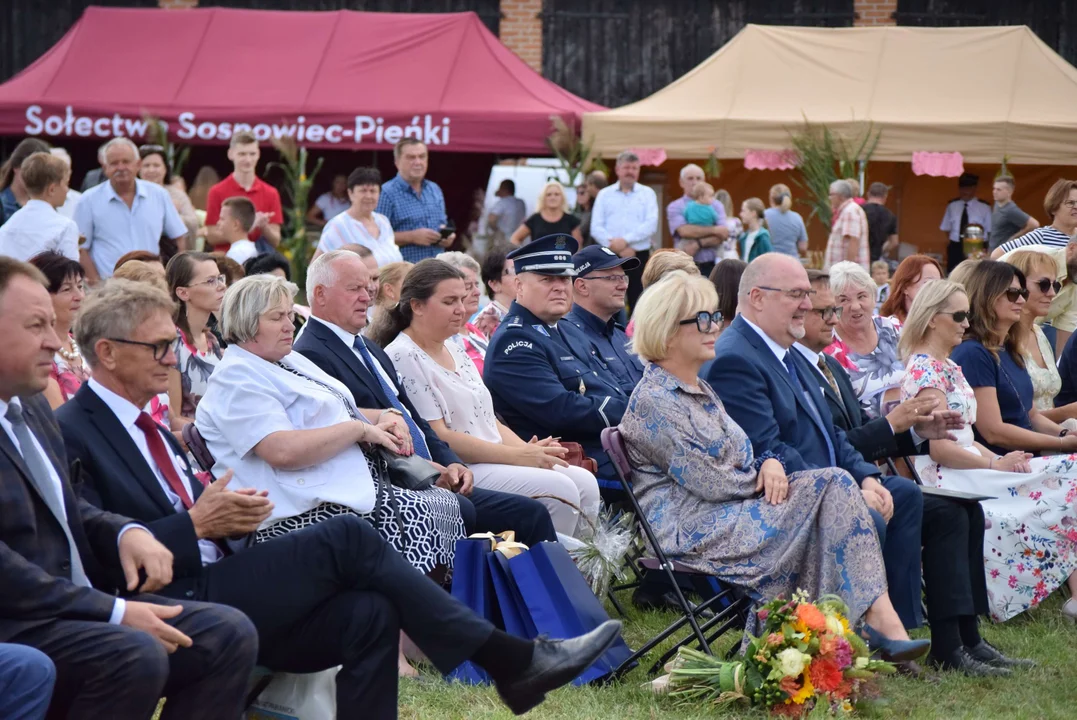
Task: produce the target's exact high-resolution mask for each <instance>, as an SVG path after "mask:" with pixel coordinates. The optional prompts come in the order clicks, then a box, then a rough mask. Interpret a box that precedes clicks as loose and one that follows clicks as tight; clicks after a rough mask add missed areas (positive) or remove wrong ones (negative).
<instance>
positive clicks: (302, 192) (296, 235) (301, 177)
mask: <svg viewBox="0 0 1077 720" xmlns="http://www.w3.org/2000/svg"><path fill="white" fill-rule="evenodd" d="M273 147H275V148H276V149H277V152H278V153H279V154H280V158H281V160H280V162H271V163H269V165H268V166H267V167H266V170H271V169H273V168H280V170H281V172H282V173H284V184H283V185H282V188H283V189H284V197H285V208H284V227H282V228H281V239H280V248H278V249H279V250H280V252H281V254H283V255H284V257H286V258H288V262H290V263H291V265H292V281H293V282H295V284H296V285H298V286H299V289H300V291H304V290H305V287H304V286H305V284H306V278H307V266H308V265H309V264H310V258H311V255H313V254H314V248H313V246H312V245H311V244H310V241H309V239H308V238H307V210H308V209H309V207H310V189H311V187H312V186H313V185H314V178H315V177H316V176H317V175H318V171H319V170H321V169H322V163H323V162H324V161H325V158H318V160H317V161H316V162H315V163H314V169H313V170H311V171H310V173H309V174H308V173H307V161H308V160H309V157H308V154H307V149H306V148H305V147H299V146H298V145H297V144H296V142H295V140H293V139H292V138H282V139H277V140H274V141H273Z"/></svg>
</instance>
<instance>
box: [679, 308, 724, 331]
mask: <svg viewBox="0 0 1077 720" xmlns="http://www.w3.org/2000/svg"><path fill="white" fill-rule="evenodd" d="M692 323H695V324H696V330H699V331H700V332H701V333H708V332H710V331H711V328H713V327H714V326H716V325H721V324H722V313H721V312H719V311H718V310H715V311H714V312H699V313H696V316H695V317H691V318H688V319H687V320H681V321H680V322H679V323H677V324H678V325H691V324H692Z"/></svg>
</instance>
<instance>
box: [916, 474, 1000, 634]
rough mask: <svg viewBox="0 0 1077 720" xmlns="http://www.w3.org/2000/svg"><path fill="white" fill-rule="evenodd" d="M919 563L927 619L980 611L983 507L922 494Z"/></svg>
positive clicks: (983, 612)
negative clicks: (925, 599)
mask: <svg viewBox="0 0 1077 720" xmlns="http://www.w3.org/2000/svg"><path fill="white" fill-rule="evenodd" d="M922 545H923V563H924V564H923V568H924V584H925V586H926V588H927V590H926V595H927V615H928V619H929V620H946V619H949V618H958V617H962V616H968V615H986V614H987V612H988V605H987V575H986V573H985V571H984V511H983V508H982V507H980V504H979V503H962V502H957V501H954V500H947V499H944V498H940V497H935V496H933V495H924V522H923V536H922Z"/></svg>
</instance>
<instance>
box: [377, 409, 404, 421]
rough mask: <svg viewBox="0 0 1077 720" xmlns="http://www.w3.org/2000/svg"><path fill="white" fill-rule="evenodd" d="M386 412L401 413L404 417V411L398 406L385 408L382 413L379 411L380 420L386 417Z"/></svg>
mask: <svg viewBox="0 0 1077 720" xmlns="http://www.w3.org/2000/svg"><path fill="white" fill-rule="evenodd" d="M385 413H389V414H391V415H399V416H400V417H404V413H402V412H400V411H399V410H397V409H396V408H385V409H384V410H382V411H381V412H380V413H378V422H381V419H382V418H383V417H385Z"/></svg>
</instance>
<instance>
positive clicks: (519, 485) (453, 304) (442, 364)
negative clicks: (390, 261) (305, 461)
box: [385, 258, 600, 535]
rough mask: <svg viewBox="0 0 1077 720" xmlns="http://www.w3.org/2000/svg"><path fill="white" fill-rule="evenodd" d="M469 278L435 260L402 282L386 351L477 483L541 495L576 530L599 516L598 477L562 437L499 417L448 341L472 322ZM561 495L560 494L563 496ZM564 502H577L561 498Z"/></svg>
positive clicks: (563, 528) (564, 525) (565, 528)
mask: <svg viewBox="0 0 1077 720" xmlns="http://www.w3.org/2000/svg"><path fill="white" fill-rule="evenodd" d="M466 296H467V290H466V288H465V285H464V275H463V273H461V272H460V271H459V270H457V269H456V268H454V267H452V266H450V265H449V264H448V263H445V262H442V261H441V260H437V259H433V258H431V259H428V260H423V261H422V262H420V263H418V264H417V265H416V266H415V267H414V268H412V269H411V272H409V273H408V275H407V277H406V278H405V279H404V285H403V287H402V288H401V295H400V302H399V303H398V304H397V306H396V307H395V308H394V309H393V310H392V311H391V315H390V318H391V319H392V321H393V326H394V328H393V329H394V330H395V332H397V333H399V334H397V336H396V338H395V339H393V341H392V342H391V343H389V345H388V346H387V347H386V348H385V351H386V352H387V353H388V354H389V357H390V359H391V360H392V361H393V364H394V365H396V369H397V372H398V373H400V376H401V378H402V379H403V382H404V387H405V388H406V390H407V393H408V396H409V397H410V398H411V401H412V402H413V403H414V404H415V408H416V409H417V410H418V411H419V413H420V414H421V415H422V417H423V419H424V420H426V421H427V422H428V423H430V427H432V428H433V429H434V432H436V433H437V434H438V437H439V438H441V439H442V440H444V441H445V442H446V443H448V445H449V447H451V448H452V449H453V452H455V453H456V454H457V455H459V456H460V458H461V459H462V460H463V461H464V462H466V463H467V464H468V467H469V468H471V471H472V473H473V474H474V476H475V486H476V487H483V488H488V489H490V490H500V491H503V492H510V493H515V494H518V495H526V496H528V497H536V496H542V495H552V496H553V497H552V498H551V497H538V499H539V500H540V501H541V502H542V503H543V504H544V505H545V506H546V508H547V509H548V510H549V511H550V517H551V518H552V519H553V524H554V527H555V528H556V529H557V532H559V533H561V534H563V535H575V534H576V533H577V532H578V531H579V530H580V525H581V523H583V524H586V521H585V520H582V519H581V518H580V517H579V513H578V512H577V511H576V509H575V508H574V507H572V506H575V507H576V508H580V509H581V510H582V511H583V512H584V513H585V514H586V515H587V517H588V518H590V519H594V517H595V516H596V515H597V514H598V510H599V505H600V500H599V493H598V482H597V481H596V480H595V476H594V475H592V474H591V473H589V472H587V471H586V470H584V469H582V468H578V467H573V466H570V465H568V464H567V463H566V462H565V461H564V460H563V458H564V456H565V453H566V451H565V449H564V448H563V447H561V446H560V444H559V443H558V442H557V439H556V438H545V439H541V440H540V439H538V438H531V440H530V441H529V442H524V441H523V440H522V439H520V438H519V437H518V436H517V435H516V434H515V433H513V432H512V430H510V429H509V428H507V427H505V426H504V425H502V424H501V423H500V422H498V420H497V418H496V417H495V416H494V406H493V401H492V399H491V397H490V392H489V391H488V390H487V389H486V386H485V385H483V383H482V378H481V377H480V376H479V373H478V370H477V369H476V368H475V365H474V363H472V362H471V360H469V359H468V356H467V354H466V353H465V352H464V351H463V349H462V348H461V347H460V346H459V345H457V344H455V343H453V342H446V341H448V340H449V339H450V338H452V337H453V336H454V335H456V334H457V333H458V332H460V330H461V328H463V326H464V323H465V322H466V321H467V311H466V310H465V309H464V302H465V298H466ZM558 498H560V499H558ZM561 500H565V501H567V502H568V503H571V505H568V504H566V503H565V502H561Z"/></svg>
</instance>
